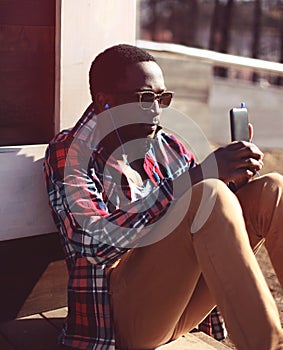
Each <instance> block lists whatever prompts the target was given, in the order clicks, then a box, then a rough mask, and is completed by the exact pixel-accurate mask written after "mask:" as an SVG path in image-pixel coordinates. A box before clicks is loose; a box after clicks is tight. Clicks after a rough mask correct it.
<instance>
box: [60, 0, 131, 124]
mask: <svg viewBox="0 0 283 350" xmlns="http://www.w3.org/2000/svg"><path fill="white" fill-rule="evenodd" d="M135 29H136V1H135V0H123V1H122V0H80V1H78V0H62V8H61V85H60V89H61V101H60V126H59V127H60V129H64V128H66V127H70V126H72V125H74V123H75V122H76V121H77V120H78V119H79V117H80V116H81V114H82V112H83V111H84V110H85V108H86V107H87V105H88V104H89V103H90V101H91V99H90V93H89V85H88V72H89V68H90V65H91V62H92V61H93V59H94V58H95V56H96V55H97V54H98V53H100V52H101V51H103V50H104V49H106V48H107V47H110V46H112V45H115V44H118V43H129V44H134V43H135Z"/></svg>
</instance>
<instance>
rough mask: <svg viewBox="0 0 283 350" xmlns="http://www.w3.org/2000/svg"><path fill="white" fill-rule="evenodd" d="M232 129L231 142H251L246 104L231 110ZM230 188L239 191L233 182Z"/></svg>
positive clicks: (229, 184)
mask: <svg viewBox="0 0 283 350" xmlns="http://www.w3.org/2000/svg"><path fill="white" fill-rule="evenodd" d="M230 129H231V141H249V140H250V132H249V118H248V110H247V108H246V105H245V103H244V102H242V103H241V108H232V109H231V110H230ZM228 187H229V188H230V190H231V191H232V192H234V193H235V192H236V191H237V187H236V185H235V183H234V182H233V181H231V182H229V183H228Z"/></svg>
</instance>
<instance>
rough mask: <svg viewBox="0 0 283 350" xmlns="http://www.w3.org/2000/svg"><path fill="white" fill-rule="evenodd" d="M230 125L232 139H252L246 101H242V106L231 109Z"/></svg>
mask: <svg viewBox="0 0 283 350" xmlns="http://www.w3.org/2000/svg"><path fill="white" fill-rule="evenodd" d="M230 127H231V140H232V141H249V140H250V132H249V118H248V110H247V108H246V107H245V104H244V103H241V108H232V109H231V110H230Z"/></svg>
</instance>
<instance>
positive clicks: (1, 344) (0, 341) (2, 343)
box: [0, 334, 15, 350]
mask: <svg viewBox="0 0 283 350" xmlns="http://www.w3.org/2000/svg"><path fill="white" fill-rule="evenodd" d="M0 349H1V350H15V348H14V347H13V346H12V345H11V344H9V343H8V342H7V340H6V339H5V338H4V337H3V336H2V335H1V334H0Z"/></svg>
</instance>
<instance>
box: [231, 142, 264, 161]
mask: <svg viewBox="0 0 283 350" xmlns="http://www.w3.org/2000/svg"><path fill="white" fill-rule="evenodd" d="M226 149H227V151H230V152H232V153H233V154H232V153H231V158H233V157H234V158H237V159H239V158H255V159H261V160H262V159H263V157H264V154H263V153H262V152H261V150H260V149H259V148H258V147H257V146H256V145H255V144H254V143H251V142H246V141H236V142H232V143H231V144H229V145H228V146H227V147H226Z"/></svg>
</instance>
